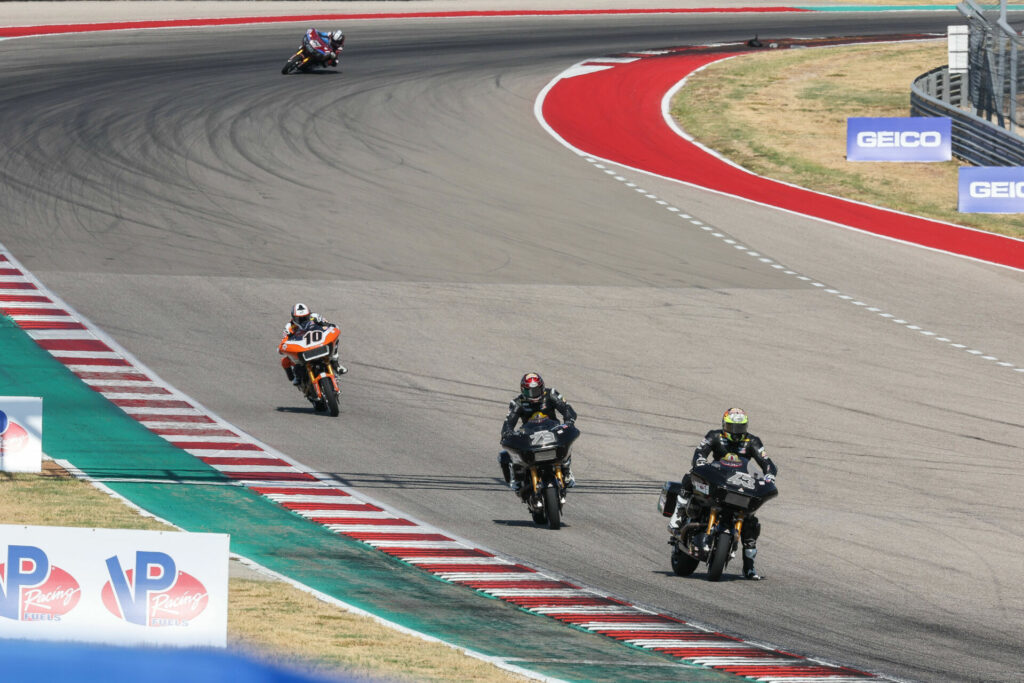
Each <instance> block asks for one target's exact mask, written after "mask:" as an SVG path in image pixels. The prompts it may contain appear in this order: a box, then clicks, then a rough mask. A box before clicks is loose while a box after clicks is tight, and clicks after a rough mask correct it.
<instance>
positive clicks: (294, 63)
mask: <svg viewBox="0 0 1024 683" xmlns="http://www.w3.org/2000/svg"><path fill="white" fill-rule="evenodd" d="M301 63H302V55H301V54H296V55H292V56H291V59H289V60H288V61H287V62H285V63H284V67H283V68H282V69H281V73H283V74H285V75H287V74H290V73H291V72H293V71H295V70H296V69H298V68H299V65H300V64H301Z"/></svg>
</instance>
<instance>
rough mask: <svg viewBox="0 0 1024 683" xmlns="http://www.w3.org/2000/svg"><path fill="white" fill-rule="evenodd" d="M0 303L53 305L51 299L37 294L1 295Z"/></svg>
mask: <svg viewBox="0 0 1024 683" xmlns="http://www.w3.org/2000/svg"><path fill="white" fill-rule="evenodd" d="M0 301H24V302H27V303H39V304H43V303H53V302H52V301H50V298H49V297H45V296H39V295H37V294H0Z"/></svg>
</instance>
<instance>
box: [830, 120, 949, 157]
mask: <svg viewBox="0 0 1024 683" xmlns="http://www.w3.org/2000/svg"><path fill="white" fill-rule="evenodd" d="M952 158H953V122H952V121H951V120H950V119H949V118H946V117H939V116H908V117H904V118H867V117H850V118H848V119H846V160H847V161H949V160H950V159H952Z"/></svg>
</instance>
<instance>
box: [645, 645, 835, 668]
mask: <svg viewBox="0 0 1024 683" xmlns="http://www.w3.org/2000/svg"><path fill="white" fill-rule="evenodd" d="M645 649H647V650H652V651H654V652H662V653H664V654H667V655H672V656H673V657H679V658H680V659H696V658H697V657H747V658H749V659H759V658H760V659H776V658H777V657H778V653H776V652H772V651H771V650H761V649H757V648H755V647H754V646H753V645H751V646H749V647H746V648H739V647H677V648H672V647H649V648H645ZM714 668H718V667H714ZM831 673H836V671H835V670H833V671H832V672H831Z"/></svg>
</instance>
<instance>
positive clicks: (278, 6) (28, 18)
mask: <svg viewBox="0 0 1024 683" xmlns="http://www.w3.org/2000/svg"><path fill="white" fill-rule="evenodd" d="M882 4H884V5H908V6H912V5H922V4H927V3H926V2H918V1H916V0H910V1H908V0H890V1H888V2H886V1H883V0H877V1H875V0H799V1H797V2H784V1H781V0H501V1H500V2H498V1H496V0H436V1H433V2H432V1H430V0H408V1H407V2H402V1H400V0H391V1H385V2H358V1H356V2H269V1H268V2H235V1H232V0H225V1H224V2H214V1H207V2H189V1H187V0H184V1H182V2H165V1H160V0H157V1H155V2H128V1H124V0H112V1H111V2H101V1H92V2H2V3H0V26H32V25H36V24H70V23H83V22H86V23H88V22H105V21H117V20H124V21H148V20H158V19H195V18H212V17H245V16H254V17H255V16H276V15H302V14H364V13H388V14H403V13H407V12H472V11H499V10H548V11H560V10H574V9H586V10H602V9H604V10H608V9H687V8H691V9H692V8H703V7H723V8H727V7H780V6H804V7H806V6H822V7H826V6H843V5H882ZM949 4H950V5H953V4H955V3H953V2H950V3H949Z"/></svg>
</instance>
